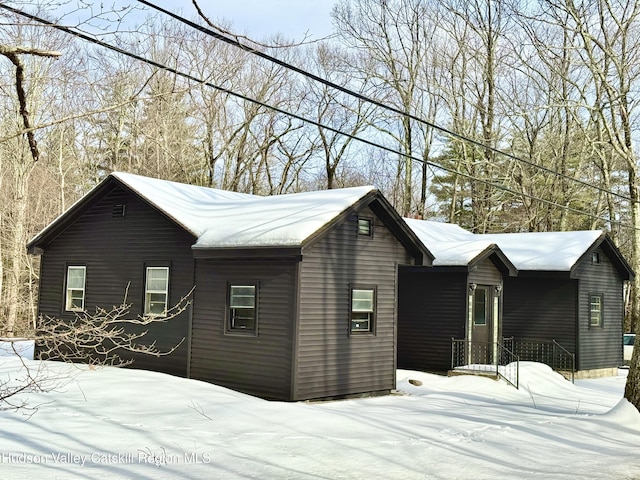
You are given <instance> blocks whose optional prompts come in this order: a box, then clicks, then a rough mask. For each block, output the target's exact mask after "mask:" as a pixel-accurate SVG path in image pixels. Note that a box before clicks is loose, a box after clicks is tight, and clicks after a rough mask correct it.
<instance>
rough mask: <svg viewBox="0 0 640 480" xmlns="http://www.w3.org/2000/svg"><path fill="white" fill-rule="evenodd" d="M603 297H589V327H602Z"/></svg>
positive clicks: (592, 295)
mask: <svg viewBox="0 0 640 480" xmlns="http://www.w3.org/2000/svg"><path fill="white" fill-rule="evenodd" d="M603 303H604V302H603V295H602V294H601V293H600V294H591V295H589V327H602V317H603V312H604V311H603V308H602V307H603Z"/></svg>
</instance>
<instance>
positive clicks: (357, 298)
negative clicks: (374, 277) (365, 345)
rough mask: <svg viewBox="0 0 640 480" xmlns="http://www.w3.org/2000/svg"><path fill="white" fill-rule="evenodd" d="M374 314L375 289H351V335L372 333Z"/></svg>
mask: <svg viewBox="0 0 640 480" xmlns="http://www.w3.org/2000/svg"><path fill="white" fill-rule="evenodd" d="M375 313H376V291H375V288H352V289H351V318H350V321H351V327H350V329H351V333H372V332H373V327H374V322H375Z"/></svg>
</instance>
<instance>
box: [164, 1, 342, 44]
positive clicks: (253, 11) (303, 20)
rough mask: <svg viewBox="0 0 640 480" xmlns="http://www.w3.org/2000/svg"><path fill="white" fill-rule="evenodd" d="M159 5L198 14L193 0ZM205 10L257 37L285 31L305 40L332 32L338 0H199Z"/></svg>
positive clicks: (293, 36)
mask: <svg viewBox="0 0 640 480" xmlns="http://www.w3.org/2000/svg"><path fill="white" fill-rule="evenodd" d="M156 3H157V5H160V6H162V7H163V8H166V9H167V10H171V11H174V12H175V13H180V14H181V15H183V16H185V17H187V18H190V19H191V18H193V17H194V16H195V15H196V11H195V8H194V7H193V5H192V2H191V0H178V1H176V0H157V1H156ZM198 3H199V5H200V7H201V8H202V10H203V12H204V13H205V14H206V15H207V16H208V17H209V18H210V19H211V20H212V21H216V20H218V21H219V20H221V19H225V20H227V21H229V22H231V23H232V25H233V30H234V33H238V34H244V35H247V36H249V37H251V38H255V39H257V40H261V39H265V38H266V37H269V36H271V35H275V34H277V33H281V34H282V35H284V36H285V37H286V38H289V39H293V40H301V39H302V38H303V37H304V35H305V33H306V34H307V35H308V37H309V38H310V39H318V38H321V37H324V36H327V35H329V34H331V32H332V30H331V8H332V6H333V5H334V3H335V1H334V0H199V2H198Z"/></svg>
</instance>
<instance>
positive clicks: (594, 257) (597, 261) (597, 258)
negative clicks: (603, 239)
mask: <svg viewBox="0 0 640 480" xmlns="http://www.w3.org/2000/svg"><path fill="white" fill-rule="evenodd" d="M591 263H592V264H593V265H600V252H593V253H592V254H591Z"/></svg>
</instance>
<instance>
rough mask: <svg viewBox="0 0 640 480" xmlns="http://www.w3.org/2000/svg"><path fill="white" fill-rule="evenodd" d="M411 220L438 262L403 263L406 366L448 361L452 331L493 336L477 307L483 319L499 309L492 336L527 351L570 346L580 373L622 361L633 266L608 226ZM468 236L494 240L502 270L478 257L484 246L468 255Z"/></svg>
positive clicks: (402, 355) (555, 351)
mask: <svg viewBox="0 0 640 480" xmlns="http://www.w3.org/2000/svg"><path fill="white" fill-rule="evenodd" d="M407 221H408V223H409V225H410V226H411V227H412V228H413V229H414V231H415V232H416V234H417V235H418V236H419V237H420V239H421V240H422V241H423V243H424V244H425V245H426V246H427V248H429V249H430V251H431V252H432V253H433V254H434V255H435V257H436V259H435V261H434V263H433V265H434V268H433V269H430V270H424V271H423V270H422V269H418V268H415V267H407V268H403V269H401V273H400V295H399V319H398V364H399V366H400V367H404V368H419V369H422V370H435V371H445V370H448V369H449V368H450V367H451V354H452V342H451V339H452V338H455V339H465V340H468V341H474V342H484V341H486V338H485V337H484V336H483V337H482V338H480V337H477V336H476V335H475V333H474V331H475V329H476V327H477V325H476V324H477V318H478V317H477V315H478V313H480V314H481V315H482V316H483V317H484V318H481V320H480V325H481V326H484V325H485V324H486V325H489V321H488V320H485V319H490V318H493V319H494V322H493V336H492V337H491V338H490V339H489V341H490V342H495V343H500V344H503V343H504V342H505V341H507V343H504V344H505V345H507V344H508V346H509V348H511V349H512V350H514V353H516V354H518V355H519V356H520V358H521V359H522V360H531V361H544V362H545V363H548V362H551V363H553V362H555V361H557V359H556V358H553V357H557V356H558V355H559V354H560V353H561V352H565V351H566V352H567V353H568V354H569V355H570V356H573V358H574V360H575V364H574V365H573V368H575V370H577V372H578V375H579V376H580V375H582V376H592V375H604V374H611V373H614V372H615V369H616V368H617V367H618V366H619V365H622V346H621V339H622V333H623V331H622V330H623V317H624V305H623V291H624V284H625V282H627V281H629V280H631V279H632V278H633V272H632V270H631V268H630V267H629V265H628V263H627V262H626V261H625V259H624V258H623V256H622V255H621V253H620V251H619V250H618V249H617V248H616V246H615V245H614V244H613V242H612V241H611V239H610V238H609V237H608V236H607V235H606V234H604V233H603V232H600V231H577V232H575V231H574V232H543V233H513V234H492V235H475V234H472V233H470V232H468V231H466V230H464V229H462V228H460V227H458V226H457V225H451V224H443V223H439V222H429V221H421V220H407ZM465 244H468V245H469V246H477V249H479V248H481V246H482V245H483V244H486V245H490V244H492V245H494V246H495V247H496V248H498V249H499V251H500V252H501V255H500V259H501V261H502V266H500V264H501V263H500V261H498V260H497V259H496V257H495V256H494V257H493V260H492V263H493V264H494V265H495V271H494V274H493V276H492V277H491V276H490V275H489V276H487V275H486V274H483V272H489V270H488V269H487V266H489V264H488V263H487V262H486V261H485V262H484V265H485V266H484V267H483V266H482V262H480V263H479V262H478V260H479V259H482V258H483V257H482V255H481V256H479V257H477V259H474V260H472V261H471V262H469V263H468V264H467V263H466V262H467V261H468V255H467V256H465V255H464V250H460V248H464V245H465ZM472 251H473V249H472V250H470V252H472ZM447 252H449V253H450V254H448V253H447ZM484 256H485V257H486V258H491V257H487V255H486V254H485V255H484ZM456 262H458V263H462V264H464V265H461V266H456V265H455V263H456ZM509 265H510V266H509ZM460 269H462V270H465V271H468V278H467V279H465V278H464V275H461V274H460V273H456V270H460ZM500 274H501V277H500ZM478 275H480V276H481V277H482V278H478ZM497 282H501V285H498V283H497ZM498 286H499V287H500V288H499V291H498V288H497V287H498ZM479 289H481V290H479ZM479 291H480V292H481V297H480V301H478V292H479ZM420 292H422V296H420ZM492 297H493V298H492ZM445 298H446V300H445ZM485 298H486V299H489V300H488V301H486V300H484V299H485ZM416 302H417V303H416ZM492 305H493V306H492ZM496 322H498V323H497V324H496ZM447 338H448V340H449V341H448V342H447ZM554 342H555V343H554ZM417 352H422V353H421V354H420V355H421V357H420V356H418V353H417ZM559 352H560V353H559ZM563 355H564V354H563ZM564 368H567V364H566V363H565V364H563V365H562V367H561V369H564Z"/></svg>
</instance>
